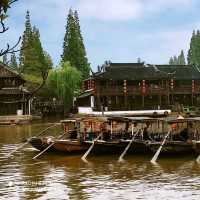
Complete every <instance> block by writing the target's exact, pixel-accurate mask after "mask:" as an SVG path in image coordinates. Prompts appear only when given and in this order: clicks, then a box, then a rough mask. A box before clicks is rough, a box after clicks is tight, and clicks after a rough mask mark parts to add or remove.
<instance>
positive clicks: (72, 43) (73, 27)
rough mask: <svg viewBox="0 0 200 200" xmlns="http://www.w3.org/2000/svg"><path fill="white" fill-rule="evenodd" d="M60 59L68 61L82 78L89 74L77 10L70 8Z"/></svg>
mask: <svg viewBox="0 0 200 200" xmlns="http://www.w3.org/2000/svg"><path fill="white" fill-rule="evenodd" d="M61 61H62V62H70V64H71V65H72V66H74V67H76V68H77V69H78V70H79V71H80V72H81V73H82V76H83V78H86V77H87V76H88V75H89V71H90V67H89V63H88V59H87V57H86V51H85V46H84V43H83V37H82V34H81V29H80V23H79V17H78V12H77V11H75V12H73V11H72V9H70V10H69V14H68V17H67V25H66V32H65V36H64V42H63V54H62V55H61Z"/></svg>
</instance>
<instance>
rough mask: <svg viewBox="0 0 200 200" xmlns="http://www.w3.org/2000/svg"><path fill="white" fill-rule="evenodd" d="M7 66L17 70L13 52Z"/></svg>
mask: <svg viewBox="0 0 200 200" xmlns="http://www.w3.org/2000/svg"><path fill="white" fill-rule="evenodd" d="M9 66H10V67H12V68H13V69H16V70H18V63H17V58H16V56H15V53H12V54H11V57H10V64H9Z"/></svg>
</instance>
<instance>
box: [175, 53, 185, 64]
mask: <svg viewBox="0 0 200 200" xmlns="http://www.w3.org/2000/svg"><path fill="white" fill-rule="evenodd" d="M177 64H178V65H185V64H186V63H185V56H184V52H183V50H181V54H180V55H179V56H178V63H177Z"/></svg>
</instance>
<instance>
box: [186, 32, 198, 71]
mask: <svg viewBox="0 0 200 200" xmlns="http://www.w3.org/2000/svg"><path fill="white" fill-rule="evenodd" d="M187 59H188V64H190V65H196V66H197V67H199V68H200V31H199V30H197V32H196V33H195V31H193V34H192V38H191V41H190V49H189V51H188V57H187Z"/></svg>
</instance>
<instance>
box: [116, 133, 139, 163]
mask: <svg viewBox="0 0 200 200" xmlns="http://www.w3.org/2000/svg"><path fill="white" fill-rule="evenodd" d="M139 131H140V130H138V131H137V132H136V133H135V134H134V135H133V137H132V139H131V140H130V142H129V143H128V145H127V146H126V148H125V149H124V151H123V152H122V154H121V155H120V157H119V159H118V161H119V162H121V161H123V157H124V156H125V154H126V152H127V151H128V149H129V148H130V146H131V144H132V142H133V141H134V139H135V136H136V135H137V134H138V133H139Z"/></svg>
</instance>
